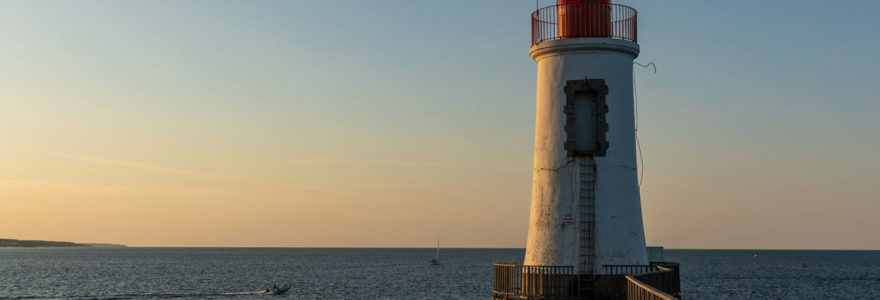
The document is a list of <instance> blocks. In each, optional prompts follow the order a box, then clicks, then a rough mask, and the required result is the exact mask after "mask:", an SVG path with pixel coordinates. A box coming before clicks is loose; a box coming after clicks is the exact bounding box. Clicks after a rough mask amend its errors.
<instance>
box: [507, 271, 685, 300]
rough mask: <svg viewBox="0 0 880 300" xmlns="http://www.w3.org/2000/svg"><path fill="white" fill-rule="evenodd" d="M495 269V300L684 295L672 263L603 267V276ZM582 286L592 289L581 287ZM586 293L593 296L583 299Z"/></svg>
mask: <svg viewBox="0 0 880 300" xmlns="http://www.w3.org/2000/svg"><path fill="white" fill-rule="evenodd" d="M494 269H495V273H494V282H493V288H492V292H493V294H494V295H493V297H492V298H493V299H583V298H590V299H631V300H653V299H677V298H676V297H680V295H681V287H680V283H679V267H678V264H676V263H669V262H652V263H651V264H650V265H603V269H604V274H598V275H595V276H594V275H579V274H576V272H575V270H574V267H571V266H529V265H523V263H518V262H511V263H496V264H494ZM583 276H590V278H582V277H583ZM584 279H586V280H584ZM583 282H588V283H592V285H593V286H590V287H581V286H579V284H580V283H583ZM585 291H588V292H589V293H590V294H589V295H582V293H584V292H585ZM633 297H635V298H633ZM651 297H653V298H651Z"/></svg>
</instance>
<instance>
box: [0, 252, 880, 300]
mask: <svg viewBox="0 0 880 300" xmlns="http://www.w3.org/2000/svg"><path fill="white" fill-rule="evenodd" d="M433 252H434V250H433V249H228V248H227V249H222V248H127V249H112V248H92V249H85V248H56V249H52V248H39V249H12V248H2V249H0V298H81V299H93V298H98V299H110V298H112V299H127V298H193V299H203V298H219V299H239V298H265V297H273V298H272V299H275V298H294V299H343V298H345V299H349V298H352V299H377V298H378V299H429V298H430V299H488V298H489V296H490V294H491V284H492V278H491V277H492V267H491V264H492V262H496V261H518V260H522V256H523V253H524V251H523V250H522V249H446V250H443V253H442V257H441V260H442V263H443V264H442V265H440V266H430V265H429V264H428V260H429V259H430V257H432V256H433ZM755 253H757V254H759V258H757V259H755V258H753V257H752V255H753V254H755ZM666 258H667V260H672V261H678V262H680V263H681V264H682V289H683V295H684V296H685V297H686V298H687V299H822V298H825V299H880V251H728V250H667V251H666ZM804 264H806V267H804V266H803V265H804ZM272 283H279V285H280V284H283V283H290V284H292V285H293V288H292V289H291V290H290V292H288V294H285V295H281V296H263V295H255V294H253V292H255V291H256V290H259V289H263V288H266V287H267V286H271V285H272Z"/></svg>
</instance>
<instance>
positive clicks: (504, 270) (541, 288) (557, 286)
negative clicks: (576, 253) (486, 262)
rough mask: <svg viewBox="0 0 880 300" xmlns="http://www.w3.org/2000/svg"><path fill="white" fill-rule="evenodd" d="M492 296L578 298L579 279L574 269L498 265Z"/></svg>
mask: <svg viewBox="0 0 880 300" xmlns="http://www.w3.org/2000/svg"><path fill="white" fill-rule="evenodd" d="M494 268H495V280H494V283H493V288H492V292H493V293H495V295H498V296H507V297H550V298H554V299H562V298H568V297H576V296H577V293H578V281H577V279H578V277H577V274H575V273H574V267H572V266H529V265H523V263H516V262H512V263H495V264H494Z"/></svg>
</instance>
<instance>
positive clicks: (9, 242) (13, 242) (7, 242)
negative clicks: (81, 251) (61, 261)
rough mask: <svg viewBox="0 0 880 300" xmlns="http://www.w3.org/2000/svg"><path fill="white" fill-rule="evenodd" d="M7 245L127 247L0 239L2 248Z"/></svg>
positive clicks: (29, 246)
mask: <svg viewBox="0 0 880 300" xmlns="http://www.w3.org/2000/svg"><path fill="white" fill-rule="evenodd" d="M6 247H20V248H33V247H127V246H125V245H119V244H95V243H73V242H59V241H39V240H15V239H0V248H6Z"/></svg>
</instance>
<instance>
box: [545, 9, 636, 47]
mask: <svg viewBox="0 0 880 300" xmlns="http://www.w3.org/2000/svg"><path fill="white" fill-rule="evenodd" d="M637 17H638V12H636V10H635V9H634V8H632V7H629V6H626V5H620V4H606V3H602V2H581V3H572V4H558V5H551V6H547V7H543V8H540V9H538V10H535V12H533V13H532V45H534V44H537V43H540V42H544V41H552V40H561V39H570V38H579V37H600V38H612V39H619V40H626V41H631V42H637V41H638V35H637V20H636V19H637Z"/></svg>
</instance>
